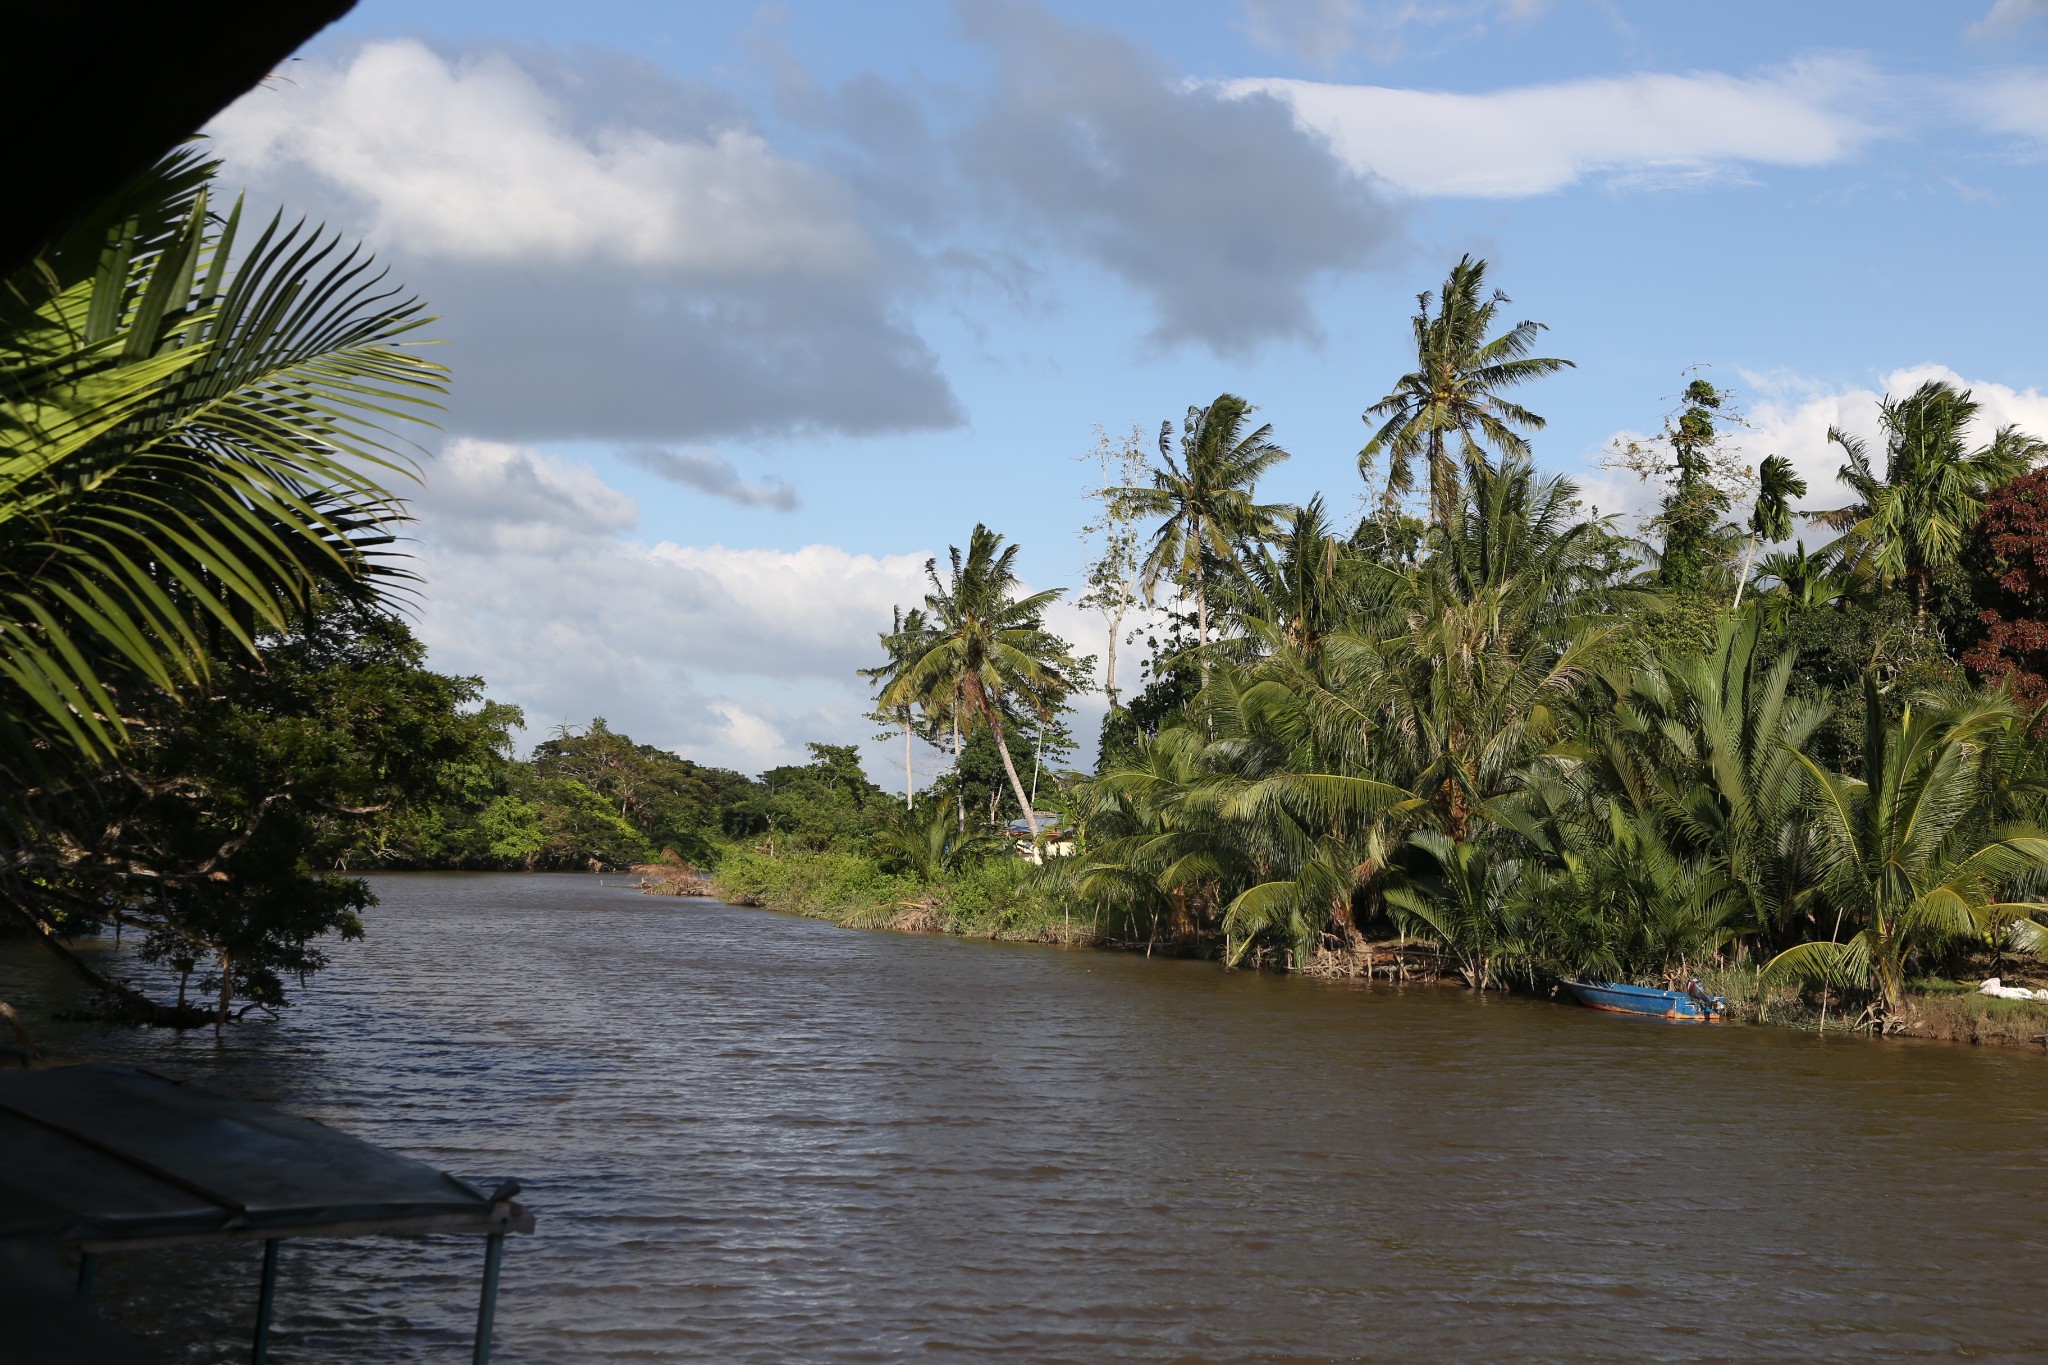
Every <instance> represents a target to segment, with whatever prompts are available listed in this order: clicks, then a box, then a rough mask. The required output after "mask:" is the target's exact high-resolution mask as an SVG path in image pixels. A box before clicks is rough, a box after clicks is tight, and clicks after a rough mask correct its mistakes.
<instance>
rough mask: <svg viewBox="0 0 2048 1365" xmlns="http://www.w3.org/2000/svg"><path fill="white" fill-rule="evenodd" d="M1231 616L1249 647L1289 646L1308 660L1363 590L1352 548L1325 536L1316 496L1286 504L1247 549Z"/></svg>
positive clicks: (1362, 576) (1360, 569)
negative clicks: (1283, 514) (1264, 536)
mask: <svg viewBox="0 0 2048 1365" xmlns="http://www.w3.org/2000/svg"><path fill="white" fill-rule="evenodd" d="M1240 569H1241V574H1240V579H1241V581H1240V582H1239V583H1237V584H1236V585H1234V590H1233V592H1232V593H1231V599H1232V600H1231V603H1230V607H1231V614H1232V615H1233V616H1234V617H1235V619H1236V621H1237V622H1238V624H1239V625H1240V627H1241V628H1242V629H1243V630H1244V631H1245V644H1246V645H1247V646H1248V647H1249V648H1251V649H1254V650H1262V651H1267V652H1270V651H1274V650H1282V649H1286V650H1293V651H1295V652H1296V653H1298V654H1300V655H1301V656H1302V657H1303V658H1304V659H1307V660H1313V659H1314V658H1315V656H1316V655H1317V654H1318V653H1320V652H1321V650H1322V645H1323V641H1324V640H1325V639H1326V638H1327V637H1328V636H1329V635H1330V634H1331V633H1332V632H1333V631H1336V630H1338V629H1341V628H1342V627H1343V625H1344V623H1345V621H1346V619H1347V618H1348V617H1349V616H1350V615H1351V614H1352V612H1353V610H1354V609H1355V608H1356V607H1357V606H1358V605H1359V598H1360V597H1361V596H1363V595H1364V593H1365V591H1366V589H1365V586H1364V585H1365V581H1366V575H1365V571H1364V569H1363V566H1362V565H1361V564H1360V563H1359V559H1358V555H1357V553H1356V552H1355V551H1354V550H1353V549H1352V547H1351V546H1350V545H1349V544H1347V543H1346V542H1344V541H1343V540H1341V539H1339V538H1338V537H1337V536H1335V535H1333V534H1331V531H1330V525H1329V520H1328V518H1327V517H1326V515H1325V514H1324V511H1323V499H1322V496H1321V495H1320V494H1318V495H1317V496H1315V497H1313V498H1311V499H1309V501H1308V505H1307V506H1305V507H1297V508H1295V509H1293V511H1292V513H1291V514H1290V515H1289V516H1288V518H1287V522H1286V524H1285V525H1284V526H1282V527H1280V528H1279V529H1278V530H1277V531H1276V532H1275V534H1274V535H1273V537H1272V538H1271V539H1269V540H1267V541H1264V542H1261V543H1260V544H1259V545H1258V546H1256V547H1255V548H1254V549H1253V550H1252V552H1251V553H1249V554H1248V555H1246V557H1245V560H1244V562H1243V564H1242V565H1241V566H1240Z"/></svg>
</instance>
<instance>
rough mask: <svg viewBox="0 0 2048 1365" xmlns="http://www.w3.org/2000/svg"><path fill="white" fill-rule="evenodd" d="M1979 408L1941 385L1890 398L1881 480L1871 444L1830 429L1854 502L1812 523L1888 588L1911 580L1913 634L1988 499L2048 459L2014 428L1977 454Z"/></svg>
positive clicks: (1881, 416)
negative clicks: (1935, 580)
mask: <svg viewBox="0 0 2048 1365" xmlns="http://www.w3.org/2000/svg"><path fill="white" fill-rule="evenodd" d="M1979 408H1980V405H1979V404H1978V402H1977V401H1976V400H1975V399H1974V398H1972V397H1971V396H1970V392H1969V390H1967V389H1958V388H1956V387H1955V385H1953V384H1950V383H1947V382H1946V381H1944V380H1939V379H1930V380H1928V381H1927V382H1926V383H1924V384H1922V385H1921V386H1920V387H1919V388H1918V389H1915V390H1914V391H1913V392H1912V393H1911V394H1909V395H1908V396H1906V397H1905V398H1902V399H1898V400H1896V401H1894V400H1893V399H1891V398H1886V399H1885V400H1884V401H1883V403H1882V404H1881V405H1880V406H1879V409H1878V421H1879V424H1880V425H1881V426H1882V428H1883V430H1884V444H1885V469H1884V473H1883V475H1882V476H1880V475H1879V474H1878V473H1877V471H1876V470H1875V469H1873V468H1872V467H1871V461H1870V450H1869V447H1868V446H1867V444H1866V443H1865V442H1863V441H1862V440H1860V439H1858V438H1857V437H1854V436H1851V435H1849V434H1848V433H1846V432H1844V431H1842V430H1841V429H1840V428H1837V427H1830V428H1828V439H1829V440H1830V441H1832V442H1834V443H1835V444H1836V445H1838V446H1840V447H1841V448H1842V453H1843V454H1844V456H1845V457H1846V458H1847V463H1845V464H1844V465H1843V466H1842V469H1841V475H1840V477H1841V480H1842V482H1843V483H1845V484H1847V485H1848V486H1849V490H1850V491H1851V492H1852V493H1854V494H1855V495H1856V499H1857V500H1856V501H1855V502H1853V503H1851V504H1850V505H1849V506H1847V507H1840V508H1836V509H1835V510H1833V511H1830V512H1820V513H1815V514H1814V516H1815V518H1816V519H1817V520H1819V521H1820V522H1822V523H1823V524H1824V525H1826V526H1828V527H1830V528H1832V529H1834V530H1837V531H1841V532H1842V533H1843V535H1842V539H1841V541H1840V542H1838V543H1839V544H1840V545H1841V547H1842V554H1843V557H1844V559H1845V561H1846V562H1847V563H1848V565H1849V566H1850V567H1851V568H1853V569H1857V570H1859V571H1863V572H1868V573H1869V574H1871V575H1872V576H1873V577H1875V578H1876V579H1877V580H1878V581H1880V582H1883V583H1893V582H1897V581H1899V580H1901V579H1903V580H1904V581H1905V583H1906V591H1907V594H1908V596H1909V597H1910V598H1911V599H1912V602H1913V622H1914V629H1915V630H1924V629H1925V626H1926V620H1927V588H1928V583H1929V580H1930V579H1931V578H1932V577H1933V575H1934V573H1935V571H1936V570H1939V569H1942V568H1944V567H1946V566H1948V565H1950V564H1953V563H1955V561H1956V558H1957V556H1958V555H1959V554H1960V553H1961V552H1962V547H1963V540H1964V537H1965V536H1966V535H1968V533H1969V531H1970V529H1971V528H1972V527H1974V526H1975V525H1976V524H1977V518H1978V516H1979V515H1980V514H1981V512H1982V511H1983V507H1984V498H1985V496H1986V495H1987V494H1988V493H1990V492H1991V490H1992V489H1994V488H1996V487H1998V486H1999V485H2000V484H2002V483H2005V482H2006V481H2007V480H2009V479H2013V478H2017V477H2018V476H2019V475H2021V474H2024V473H2026V472H2027V470H2028V469H2029V468H2031V467H2032V466H2033V465H2035V464H2037V463H2039V462H2040V461H2041V460H2042V459H2044V458H2048V443H2044V442H2042V441H2040V440H2038V439H2036V438H2035V437H2032V436H2029V435H2027V434H2025V433H2024V432H2022V431H2020V430H2019V429H2018V428H2017V427H2014V426H2004V427H2000V428H1999V429H1998V430H1997V431H1996V432H1995V433H1993V435H1992V438H1991V441H1990V443H1989V444H1987V445H1982V446H1978V447H1976V448H1975V449H1972V448H1971V447H1970V444H1969V436H1968V430H1969V427H1970V426H1971V424H1972V423H1973V422H1975V421H1976V418H1977V414H1978V411H1979Z"/></svg>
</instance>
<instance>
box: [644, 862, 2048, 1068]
mask: <svg viewBox="0 0 2048 1365" xmlns="http://www.w3.org/2000/svg"><path fill="white" fill-rule="evenodd" d="M634 871H635V872H636V873H638V874H642V886H643V889H645V890H647V891H649V892H650V893H653V894H660V895H684V896H706V897H711V898H715V899H718V900H722V901H724V902H725V903H726V904H728V905H737V906H751V907H757V908H762V909H768V910H776V911H781V912H783V913H786V914H793V915H802V916H804V917H805V918H808V919H816V920H823V921H825V922H827V923H829V924H835V925H838V926H840V927H841V928H846V929H867V930H876V929H880V930H888V931H892V932H896V933H919V934H946V935H951V936H953V937H956V938H986V939H998V940H1005V941H1010V942H1025V943H1050V944H1063V945H1066V946H1069V947H1081V948H1099V949H1104V950H1109V951H1118V952H1140V953H1152V954H1157V955H1162V956H1173V957H1184V956H1188V955H1190V954H1191V953H1199V952H1200V946H1199V945H1190V944H1188V943H1186V942H1184V941H1181V940H1180V939H1177V938H1174V937H1172V936H1170V935H1169V936H1162V935H1160V934H1158V933H1156V932H1155V933H1153V934H1151V935H1147V936H1112V935H1109V934H1106V933H1104V932H1103V929H1102V926H1101V925H1100V924H1099V923H1097V922H1096V921H1094V920H1092V919H1090V918H1087V917H1082V918H1076V917H1075V916H1074V915H1073V913H1072V909H1071V907H1072V905H1073V903H1074V900H1075V897H1074V895H1073V888H1072V886H1071V884H1070V882H1069V879H1068V877H1067V876H1066V873H1065V869H1064V868H1062V867H1061V866H1060V865H1059V864H1057V863H1053V864H1048V865H1046V866H1044V867H1033V866H1031V865H1030V864H1028V863H1025V862H1022V861H1020V860H1011V859H996V860H991V861H989V862H985V863H982V864H979V865H977V866H975V867H973V868H970V869H968V870H967V871H965V872H963V873H960V874H957V875H954V876H950V877H948V878H946V879H945V880H942V881H929V880H924V879H920V878H917V877H913V876H908V875H903V874H892V873H888V872H884V871H882V870H881V869H880V868H879V867H877V866H876V864H875V863H874V862H873V861H872V860H870V859H867V858H862V857H857V856H854V855H850V854H840V853H804V854H787V855H784V856H781V857H775V858H771V857H768V856H767V855H765V854H762V853H758V852H755V851H752V850H747V849H733V850H729V851H728V852H727V853H726V854H725V856H724V857H722V858H721V859H720V861H719V863H718V865H717V866H716V867H715V868H713V869H712V870H711V871H710V872H708V873H707V872H700V871H698V870H696V869H693V868H676V867H662V866H659V865H654V866H647V867H638V868H635V869H634ZM1257 965H1265V966H1272V967H1275V968H1286V967H1287V966H1288V964H1284V963H1266V964H1257ZM1293 970H1294V971H1295V972H1296V973H1297V974H1299V975H1302V976H1307V977H1311V978H1316V979H1325V980H1330V979H1335V980H1387V981H1399V982H1427V981H1434V980H1445V979H1452V980H1455V979H1456V978H1455V976H1454V975H1453V974H1452V973H1450V972H1449V971H1448V969H1447V968H1446V967H1445V965H1444V963H1443V960H1442V958H1441V957H1440V956H1439V955H1438V954H1437V953H1436V952H1434V951H1433V950H1431V949H1430V948H1428V947H1427V946H1424V945H1420V944H1416V943H1414V942H1395V941H1387V942H1378V943H1361V944H1360V945H1358V946H1357V947H1356V948H1355V949H1353V950H1352V951H1350V952H1347V953H1332V952H1324V953H1320V954H1318V955H1317V956H1316V958H1315V959H1313V960H1312V961H1310V962H1308V963H1305V964H1301V965H1300V966H1299V967H1296V968H1293ZM1699 976H1700V979H1701V981H1702V983H1703V984H1705V985H1706V987H1707V988H1708V989H1709V990H1710V991H1711V992H1713V993H1714V994H1716V995H1721V996H1725V997H1726V998H1727V1000H1728V1004H1729V1018H1730V1019H1731V1020H1734V1021H1736V1022H1740V1023H1748V1024H1761V1025H1765V1026H1768V1027H1771V1028H1784V1029H1795V1030H1800V1031H1803V1032H1808V1033H1831V1034H1833V1033H1840V1034H1851V1033H1857V1034H1865V1035H1868V1034H1869V1033H1871V1032H1872V1031H1873V1025H1872V1021H1871V1019H1870V1018H1869V1016H1868V1014H1867V1013H1866V1012H1865V1011H1864V1010H1863V1009H1862V1007H1861V1006H1860V1005H1847V1006H1845V1005H1844V1003H1843V1001H1842V1000H1841V999H1840V998H1839V996H1830V997H1827V998H1826V999H1824V1000H1814V999H1810V998H1806V997H1803V996H1802V995H1801V993H1800V992H1799V991H1797V990H1795V989H1794V988H1792V987H1789V986H1781V987H1777V988H1775V989H1772V990H1768V991H1766V990H1765V989H1763V987H1762V986H1761V984H1760V982H1759V980H1758V972H1757V969H1756V968H1755V967H1754V966H1731V967H1723V968H1703V969H1701V970H1700V972H1699ZM1913 985H1914V989H1913V990H1912V992H1911V993H1910V994H1909V997H1908V1001H1907V1009H1906V1011H1905V1013H1904V1014H1903V1015H1901V1016H1899V1017H1898V1018H1895V1019H1894V1020H1893V1021H1892V1022H1891V1025H1890V1027H1889V1028H1888V1029H1887V1030H1886V1032H1887V1033H1888V1034H1889V1035H1890V1036H1893V1037H1905V1038H1920V1039H1927V1040H1930V1041H1936V1042H1950V1043H1969V1044H1972V1045H1974V1046H1980V1047H2008V1048H2022V1049H2030V1050H2035V1051H2048V1002H2044V1001H2029V1000H2001V999H1996V998H1994V997H1991V996H1985V995H1980V994H1978V993H1976V991H1975V988H1974V984H1973V983H1968V982H1956V981H1939V980H1920V981H1916V982H1914V983H1913Z"/></svg>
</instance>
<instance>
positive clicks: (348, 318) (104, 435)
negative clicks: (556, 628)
mask: <svg viewBox="0 0 2048 1365" xmlns="http://www.w3.org/2000/svg"><path fill="white" fill-rule="evenodd" d="M215 170H216V163H213V162H209V161H206V160H205V159H203V158H202V157H200V156H199V155H198V154H196V153H195V152H192V151H190V150H186V151H181V152H178V153H175V154H173V155H172V156H170V157H168V158H166V159H165V160H164V161H163V162H161V163H159V164H158V165H157V166H156V167H155V168H154V169H152V170H151V171H149V172H147V173H146V174H144V175H143V176H141V177H139V178H138V179H137V180H135V181H134V182H132V183H131V184H129V185H128V186H126V187H125V188H124V189H123V190H121V191H120V192H119V193H117V194H116V195H114V196H113V197H112V198H111V199H110V200H109V201H108V202H107V203H106V204H104V205H102V206H101V207H100V208H99V209H97V210H95V211H94V212H93V213H91V214H88V215H87V216H86V217H84V218H82V219H81V220H79V221H78V222H77V223H76V224H74V225H73V226H72V227H71V228H70V229H69V230H68V231H67V232H66V233H65V235H64V236H63V237H61V238H60V239H58V240H57V241H55V242H52V243H51V244H50V245H49V246H48V247H47V248H46V249H45V250H44V252H43V253H42V254H41V256H40V257H39V258H38V259H37V260H36V261H35V262H34V263H33V264H32V265H31V266H29V267H27V268H25V269H23V270H20V271H17V272H16V273H15V274H14V275H12V276H10V277H9V278H8V279H7V280H6V282H5V285H4V288H0V765H4V766H6V767H8V768H12V769H15V770H16V771H17V772H20V771H25V770H28V769H32V768H40V767H46V766H47V765H48V764H49V763H51V762H53V761H60V758H61V756H69V757H70V758H72V759H83V760H85V761H87V762H100V761H104V760H105V759H107V758H109V757H110V756H112V755H113V754H114V753H116V752H117V751H118V750H119V749H120V747H121V745H122V743H123V741H124V735H125V726H124V723H123V721H122V720H121V719H120V717H121V716H122V714H123V710H122V706H121V697H122V695H123V694H124V692H129V691H132V690H154V691H159V692H170V693H173V694H176V693H179V692H181V691H184V690H186V689H189V688H191V687H193V686H195V685H197V684H199V683H200V682H202V681H203V679H204V677H205V675H206V671H207V665H206V660H207V657H208V654H209V651H210V650H212V649H214V648H216V647H237V646H238V647H240V648H242V649H248V650H253V649H254V648H255V644H254V642H255V640H256V638H257V637H258V636H259V635H260V634H262V633H264V632H266V631H276V632H281V631H283V630H285V629H286V628H287V627H288V625H289V623H290V621H291V620H292V619H293V618H294V616H295V615H297V614H298V613H301V612H302V611H304V610H305V609H306V608H307V606H308V604H309V603H311V602H312V601H313V600H314V598H315V597H316V595H317V594H319V593H320V592H322V591H337V592H342V593H349V594H369V595H371V596H377V595H380V594H382V593H384V592H388V591H389V590H391V588H393V587H394V586H396V584H397V582H398V581H399V580H401V579H402V578H403V577H404V575H402V574H401V573H399V572H397V571H396V570H395V569H394V568H393V566H391V565H390V564H388V563H383V562H381V561H380V557H379V552H378V547H380V546H382V545H385V544H388V543H389V542H390V541H391V539H392V535H391V530H390V527H391V525H392V523H393V522H394V521H395V520H399V519H402V516H403V506H402V504H401V503H399V501H398V500H397V498H396V497H395V495H394V494H393V493H392V492H391V491H390V489H389V487H388V484H387V481H388V480H390V479H391V478H392V476H394V475H401V476H405V475H410V472H411V465H410V463H409V461H408V460H407V459H406V458H405V457H404V456H403V455H402V454H399V453H397V452H396V451H395V450H394V446H395V445H397V444H398V442H397V440H396V438H395V437H394V436H393V434H392V432H391V431H390V430H389V428H390V426H391V425H392V424H393V423H394V421H396V420H408V419H410V420H417V419H419V418H421V417H422V416H423V415H424V410H425V409H428V408H431V407H432V406H434V403H433V400H434V399H435V398H436V397H438V395H439V393H440V391H441V389H442V384H443V376H444V373H445V372H444V371H443V369H442V368H441V367H440V366H438V365H435V364H432V363H430V362H429V361H427V360H425V359H424V358H422V357H421V356H420V355H419V354H418V353H417V351H416V350H415V349H414V343H413V342H412V341H411V340H410V334H411V333H412V332H413V331H414V329H416V328H417V327H419V326H420V325H421V324H422V323H423V322H424V321H425V319H424V318H422V317H421V315H420V306H419V304H418V303H417V302H416V301H414V300H412V299H410V298H407V297H405V296H403V295H402V293H401V292H400V291H399V290H398V289H397V288H396V287H394V286H392V285H390V284H388V283H386V282H385V281H384V277H383V275H382V274H381V273H380V272H379V271H377V270H376V269H375V268H374V266H373V264H372V263H371V262H370V261H369V260H368V258H366V257H365V256H363V255H362V254H361V253H360V252H359V251H354V250H344V249H342V247H341V245H340V244H339V243H337V242H336V241H334V240H333V239H332V238H329V237H327V236H325V235H324V234H323V233H321V232H320V231H319V230H318V229H309V228H306V227H305V226H303V225H300V226H296V227H288V226H285V225H283V224H282V223H281V222H280V221H279V220H277V219H273V220H272V221H271V222H270V224H269V225H268V226H267V227H265V228H263V229H262V230H261V231H259V232H256V233H254V234H253V238H252V236H251V235H250V234H247V233H245V232H244V231H243V225H242V215H241V205H240V203H239V202H238V203H236V204H235V205H234V206H233V208H232V209H231V210H230V211H229V212H228V213H227V214H226V216H225V217H224V218H223V217H221V216H219V215H218V214H217V212H216V210H215V206H214V204H213V202H212V199H211V195H210V182H211V180H212V178H213V175H214V172H215Z"/></svg>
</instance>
